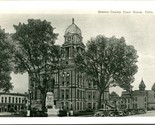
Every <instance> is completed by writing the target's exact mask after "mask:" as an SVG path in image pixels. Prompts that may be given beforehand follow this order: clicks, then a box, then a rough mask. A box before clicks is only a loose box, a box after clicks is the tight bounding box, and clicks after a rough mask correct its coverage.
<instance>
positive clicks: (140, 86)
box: [139, 79, 146, 88]
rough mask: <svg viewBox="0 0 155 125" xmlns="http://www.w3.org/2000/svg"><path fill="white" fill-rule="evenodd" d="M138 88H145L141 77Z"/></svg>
mask: <svg viewBox="0 0 155 125" xmlns="http://www.w3.org/2000/svg"><path fill="white" fill-rule="evenodd" d="M139 88H146V86H145V83H144V81H143V79H142V81H141V82H140V84H139Z"/></svg>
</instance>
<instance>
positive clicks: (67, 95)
mask: <svg viewBox="0 0 155 125" xmlns="http://www.w3.org/2000/svg"><path fill="white" fill-rule="evenodd" d="M66 99H69V90H68V89H67V90H66Z"/></svg>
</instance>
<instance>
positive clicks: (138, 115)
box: [127, 110, 155, 117]
mask: <svg viewBox="0 0 155 125" xmlns="http://www.w3.org/2000/svg"><path fill="white" fill-rule="evenodd" d="M145 116H152V117H154V116H155V110H153V111H147V113H145V114H137V115H131V116H127V117H145Z"/></svg>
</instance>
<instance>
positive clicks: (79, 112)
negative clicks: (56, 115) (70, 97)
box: [74, 109, 94, 116]
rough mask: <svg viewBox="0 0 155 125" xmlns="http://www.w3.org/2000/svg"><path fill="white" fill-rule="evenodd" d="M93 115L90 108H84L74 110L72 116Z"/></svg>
mask: <svg viewBox="0 0 155 125" xmlns="http://www.w3.org/2000/svg"><path fill="white" fill-rule="evenodd" d="M93 115H94V110H92V109H86V110H84V111H77V112H74V116H93Z"/></svg>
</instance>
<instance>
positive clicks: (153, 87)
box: [151, 83, 155, 92]
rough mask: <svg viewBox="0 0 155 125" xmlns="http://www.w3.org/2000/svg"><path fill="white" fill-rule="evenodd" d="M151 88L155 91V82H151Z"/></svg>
mask: <svg viewBox="0 0 155 125" xmlns="http://www.w3.org/2000/svg"><path fill="white" fill-rule="evenodd" d="M151 89H152V90H153V91H154V92H155V83H154V84H153V86H152V88H151Z"/></svg>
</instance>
